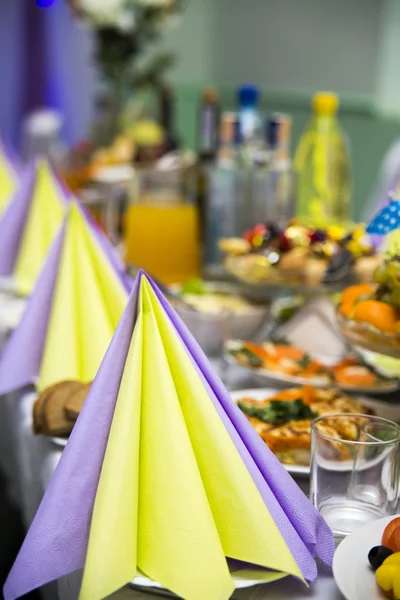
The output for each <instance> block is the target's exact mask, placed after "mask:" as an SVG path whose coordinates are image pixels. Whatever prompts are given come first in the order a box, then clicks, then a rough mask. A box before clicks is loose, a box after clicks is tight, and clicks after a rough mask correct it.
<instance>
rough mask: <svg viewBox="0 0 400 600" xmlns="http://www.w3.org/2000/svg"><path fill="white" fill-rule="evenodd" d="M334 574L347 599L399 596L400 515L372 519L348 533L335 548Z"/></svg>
mask: <svg viewBox="0 0 400 600" xmlns="http://www.w3.org/2000/svg"><path fill="white" fill-rule="evenodd" d="M349 565H351V568H349ZM333 575H334V578H335V581H336V583H337V585H338V587H339V589H340V591H341V593H342V595H343V597H344V598H345V599H346V600H385V598H391V599H392V600H397V599H398V598H400V517H399V516H389V517H383V518H382V519H378V520H373V521H371V522H370V523H367V524H366V525H363V526H362V527H359V528H358V529H356V530H355V531H353V533H351V534H350V535H349V536H347V537H346V538H345V539H344V540H343V541H342V542H341V543H340V544H339V546H338V548H337V550H336V553H335V556H334V559H333Z"/></svg>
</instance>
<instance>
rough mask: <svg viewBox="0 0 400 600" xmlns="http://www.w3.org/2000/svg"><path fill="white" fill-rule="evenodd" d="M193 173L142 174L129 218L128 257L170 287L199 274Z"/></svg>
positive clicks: (132, 196) (133, 192) (134, 189)
mask: <svg viewBox="0 0 400 600" xmlns="http://www.w3.org/2000/svg"><path fill="white" fill-rule="evenodd" d="M189 179H190V172H189V170H188V169H184V168H179V169H178V168H176V169H171V170H161V169H157V168H150V169H147V170H142V171H137V176H136V180H135V185H134V186H132V189H131V191H130V197H129V205H128V209H127V213H126V215H125V251H126V254H125V258H126V262H127V263H128V265H131V266H137V267H141V268H143V269H145V270H146V271H147V272H148V273H149V274H150V275H154V277H157V278H158V279H160V280H161V281H162V282H163V283H165V284H179V283H183V282H185V281H186V280H188V279H191V278H195V277H198V276H199V275H200V230H199V214H198V209H197V206H196V204H195V201H194V197H193V195H192V194H191V193H190V184H189V183H188V182H189Z"/></svg>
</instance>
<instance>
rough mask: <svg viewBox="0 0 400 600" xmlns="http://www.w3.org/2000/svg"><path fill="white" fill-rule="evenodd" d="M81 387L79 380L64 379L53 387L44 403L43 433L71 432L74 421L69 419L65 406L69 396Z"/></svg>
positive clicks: (67, 433)
mask: <svg viewBox="0 0 400 600" xmlns="http://www.w3.org/2000/svg"><path fill="white" fill-rule="evenodd" d="M80 387H81V384H80V383H79V382H77V381H62V382H60V383H59V384H58V385H56V386H54V387H53V389H52V391H51V393H50V394H48V395H47V396H46V397H45V399H44V401H43V404H42V433H44V434H45V435H50V436H66V435H69V434H70V433H71V431H72V429H73V426H74V422H73V421H70V420H69V419H67V417H66V415H65V411H64V406H65V402H66V400H67V398H68V397H69V396H70V395H71V394H72V393H73V392H74V391H75V390H77V389H78V388H80Z"/></svg>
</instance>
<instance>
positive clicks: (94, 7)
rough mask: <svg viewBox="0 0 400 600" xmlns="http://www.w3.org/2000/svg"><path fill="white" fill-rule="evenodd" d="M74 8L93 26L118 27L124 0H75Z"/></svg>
mask: <svg viewBox="0 0 400 600" xmlns="http://www.w3.org/2000/svg"><path fill="white" fill-rule="evenodd" d="M76 8H77V9H78V10H79V11H80V12H81V13H82V14H83V15H84V16H86V17H87V18H88V19H89V20H90V21H91V22H92V23H93V24H94V25H116V26H118V22H119V20H120V19H121V15H122V14H123V12H124V8H125V0H77V2H76Z"/></svg>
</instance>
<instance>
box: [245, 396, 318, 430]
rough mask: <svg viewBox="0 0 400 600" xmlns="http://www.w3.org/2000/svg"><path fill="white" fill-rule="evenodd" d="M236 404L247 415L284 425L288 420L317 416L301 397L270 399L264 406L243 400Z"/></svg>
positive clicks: (301, 419)
mask: <svg viewBox="0 0 400 600" xmlns="http://www.w3.org/2000/svg"><path fill="white" fill-rule="evenodd" d="M238 406H239V408H240V410H241V411H242V412H244V413H245V414H246V415H247V416H249V417H256V418H257V419H259V420H260V421H263V422H264V423H270V424H272V425H284V424H285V423H288V422H289V421H303V420H308V419H314V418H315V417H316V416H317V415H316V414H315V413H314V412H313V411H312V410H311V408H310V407H309V406H307V404H304V402H303V400H302V399H301V398H297V400H294V401H291V402H284V401H282V400H271V402H270V403H269V404H267V405H266V406H247V404H244V403H243V402H238Z"/></svg>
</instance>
